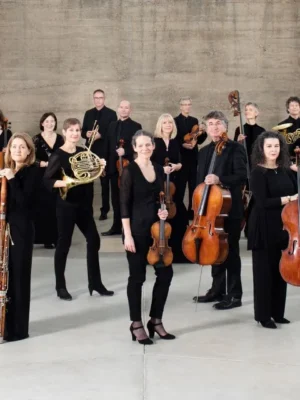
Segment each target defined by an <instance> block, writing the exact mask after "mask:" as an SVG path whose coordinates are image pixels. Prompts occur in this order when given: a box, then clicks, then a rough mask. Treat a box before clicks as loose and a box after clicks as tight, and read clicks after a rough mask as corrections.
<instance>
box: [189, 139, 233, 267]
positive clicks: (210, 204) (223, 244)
mask: <svg viewBox="0 0 300 400" xmlns="http://www.w3.org/2000/svg"><path fill="white" fill-rule="evenodd" d="M227 141H228V137H227V134H226V133H223V135H222V136H221V138H220V140H219V141H218V142H217V143H216V147H215V150H214V153H213V156H212V159H211V161H210V165H209V170H208V174H212V173H213V171H214V168H215V163H216V159H217V156H219V155H221V154H222V151H223V149H224V148H225V146H226V142H227ZM230 208H231V195H230V192H229V191H228V190H226V189H224V188H222V187H221V186H219V185H207V184H206V183H201V184H200V185H198V186H197V187H196V189H195V190H194V193H193V211H194V219H193V222H192V224H191V225H190V226H189V227H188V228H187V230H186V232H185V235H184V237H183V241H182V251H183V254H184V255H185V257H186V258H187V259H188V260H189V261H191V262H192V263H197V264H200V265H212V264H222V263H223V262H224V261H225V260H226V258H227V255H228V242H227V236H228V235H227V233H225V231H224V218H225V217H227V216H228V213H229V211H230Z"/></svg>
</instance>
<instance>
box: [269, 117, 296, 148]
mask: <svg viewBox="0 0 300 400" xmlns="http://www.w3.org/2000/svg"><path fill="white" fill-rule="evenodd" d="M292 125H293V124H292V123H290V122H289V123H287V124H281V125H276V126H273V128H272V131H278V132H280V133H281V134H282V135H283V136H284V138H285V141H286V143H287V144H293V143H295V142H296V140H297V139H300V129H296V130H295V132H288V131H287V130H288V128H290V127H291V126H292Z"/></svg>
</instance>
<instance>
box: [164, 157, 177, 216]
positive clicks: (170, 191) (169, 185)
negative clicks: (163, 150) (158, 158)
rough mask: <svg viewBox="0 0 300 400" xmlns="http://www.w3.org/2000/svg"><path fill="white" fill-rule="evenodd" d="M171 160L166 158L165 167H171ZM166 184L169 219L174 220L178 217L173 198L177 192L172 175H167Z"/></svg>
mask: <svg viewBox="0 0 300 400" xmlns="http://www.w3.org/2000/svg"><path fill="white" fill-rule="evenodd" d="M169 164H170V159H169V158H168V157H166V158H165V166H169ZM166 175H167V178H166V182H165V194H166V195H165V202H166V207H167V210H168V219H172V218H174V217H175V215H176V204H175V203H174V201H173V196H174V194H175V191H176V187H175V185H174V183H173V182H171V181H170V174H166Z"/></svg>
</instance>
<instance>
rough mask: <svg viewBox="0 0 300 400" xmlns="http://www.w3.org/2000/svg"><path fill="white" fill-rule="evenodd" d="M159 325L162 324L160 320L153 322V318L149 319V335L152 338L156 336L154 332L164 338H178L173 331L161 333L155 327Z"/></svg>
mask: <svg viewBox="0 0 300 400" xmlns="http://www.w3.org/2000/svg"><path fill="white" fill-rule="evenodd" d="M158 325H162V322H159V323H158V324H153V322H152V321H151V319H150V320H149V321H148V323H147V328H148V332H149V336H150V338H151V339H152V338H153V337H154V333H157V334H158V336H159V337H160V338H161V339H164V340H173V339H176V336H174V335H172V334H171V333H167V334H166V335H161V334H160V333H158V332H157V330H156V329H155V327H156V326H158Z"/></svg>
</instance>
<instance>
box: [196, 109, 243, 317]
mask: <svg viewBox="0 0 300 400" xmlns="http://www.w3.org/2000/svg"><path fill="white" fill-rule="evenodd" d="M204 121H205V123H206V132H207V134H208V135H209V137H210V138H211V140H212V141H211V143H210V144H208V145H207V146H205V147H203V148H202V149H200V151H199V153H198V169H197V184H200V183H203V182H204V183H205V184H206V185H221V186H223V187H225V188H227V189H229V191H230V194H231V198H232V207H231V210H230V212H229V216H228V218H226V219H225V223H224V229H225V232H226V233H227V234H228V247H229V252H228V257H227V259H226V260H225V261H224V262H223V263H222V264H219V265H212V278H213V282H212V287H211V289H209V290H208V292H207V293H206V295H205V296H199V297H197V296H196V297H194V301H197V302H199V303H207V302H213V301H220V302H219V303H217V304H215V305H214V308H215V309H217V310H228V309H231V308H235V307H240V306H241V305H242V301H241V298H242V283H241V259H240V249H239V240H240V233H241V222H242V219H243V213H244V206H243V201H242V187H243V185H245V183H246V180H247V159H246V153H245V149H244V148H243V146H242V145H241V144H239V143H237V142H234V141H232V140H228V141H227V143H226V147H225V148H224V149H223V151H222V153H221V154H220V155H218V156H217V158H216V163H215V168H214V171H213V173H211V174H208V169H209V165H210V161H211V159H212V156H213V154H214V151H215V145H216V143H217V142H218V141H219V140H220V138H221V136H222V135H224V133H226V132H227V129H228V120H227V118H226V117H225V115H224V114H223V113H222V112H221V111H211V112H210V113H209V114H207V115H206V116H205V117H204ZM194 211H195V210H194ZM226 272H227V279H226ZM226 281H227V282H226ZM226 283H227V285H226ZM226 286H227V291H226Z"/></svg>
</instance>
